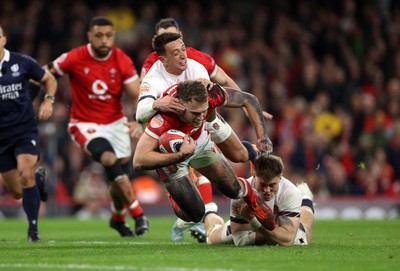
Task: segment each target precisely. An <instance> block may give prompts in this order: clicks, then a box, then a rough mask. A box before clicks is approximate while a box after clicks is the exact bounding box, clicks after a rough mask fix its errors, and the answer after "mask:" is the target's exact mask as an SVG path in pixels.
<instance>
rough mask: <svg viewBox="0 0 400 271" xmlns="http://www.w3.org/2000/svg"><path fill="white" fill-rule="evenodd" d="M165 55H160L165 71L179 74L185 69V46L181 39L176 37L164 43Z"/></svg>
mask: <svg viewBox="0 0 400 271" xmlns="http://www.w3.org/2000/svg"><path fill="white" fill-rule="evenodd" d="M165 52H166V53H165V56H161V57H160V60H161V61H162V62H163V64H164V67H165V69H166V70H167V72H169V73H172V74H175V75H180V74H182V73H183V72H184V71H185V70H186V69H187V55H186V46H185V43H183V40H182V39H177V40H174V41H171V42H170V43H167V44H166V45H165Z"/></svg>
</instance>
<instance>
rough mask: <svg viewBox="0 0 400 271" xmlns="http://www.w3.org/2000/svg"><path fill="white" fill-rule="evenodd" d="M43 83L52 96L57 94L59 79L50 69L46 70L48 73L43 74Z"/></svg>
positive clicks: (47, 92) (46, 91)
mask: <svg viewBox="0 0 400 271" xmlns="http://www.w3.org/2000/svg"><path fill="white" fill-rule="evenodd" d="M41 83H42V84H44V88H45V93H46V94H50V95H52V96H54V95H55V94H56V92H57V80H56V79H55V77H54V76H53V75H52V74H51V73H50V72H49V71H46V74H45V75H44V76H43V79H42V81H41Z"/></svg>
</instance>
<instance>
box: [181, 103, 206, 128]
mask: <svg viewBox="0 0 400 271" xmlns="http://www.w3.org/2000/svg"><path fill="white" fill-rule="evenodd" d="M182 104H183V105H184V106H185V107H186V109H185V112H183V114H182V115H179V116H180V118H181V120H182V121H184V122H186V123H189V124H191V125H192V126H193V127H195V128H198V127H200V126H201V125H202V124H203V122H204V121H205V120H206V115H207V110H208V100H207V101H206V102H204V103H198V102H196V101H190V102H188V103H182Z"/></svg>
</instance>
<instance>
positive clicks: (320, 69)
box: [0, 0, 400, 218]
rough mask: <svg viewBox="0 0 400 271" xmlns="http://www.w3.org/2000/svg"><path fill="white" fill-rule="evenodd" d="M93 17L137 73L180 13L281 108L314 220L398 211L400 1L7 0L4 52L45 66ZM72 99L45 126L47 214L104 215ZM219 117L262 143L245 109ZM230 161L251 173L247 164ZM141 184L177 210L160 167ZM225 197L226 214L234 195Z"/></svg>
mask: <svg viewBox="0 0 400 271" xmlns="http://www.w3.org/2000/svg"><path fill="white" fill-rule="evenodd" d="M95 15H106V16H109V17H110V18H111V19H112V20H113V21H114V23H115V26H116V30H117V40H116V45H117V46H119V47H121V48H122V49H123V50H124V51H125V52H126V53H127V54H128V55H129V56H130V57H131V58H132V59H133V61H134V63H135V65H136V67H137V69H138V71H140V68H141V64H142V62H143V60H144V59H145V57H146V56H147V55H148V54H149V53H150V52H151V51H152V49H151V38H152V37H153V35H154V25H155V23H156V22H157V21H158V20H159V19H160V18H163V17H173V18H175V19H176V20H177V21H178V23H179V25H180V27H181V29H182V31H183V34H184V40H185V43H186V44H187V45H188V46H193V47H195V48H198V49H200V50H202V51H204V52H207V53H209V54H211V55H212V56H213V57H214V59H215V60H216V62H217V63H218V65H219V66H220V67H222V68H223V69H224V70H225V71H226V72H227V73H228V74H229V75H230V76H231V77H232V78H234V80H235V81H236V82H237V83H238V84H239V85H240V87H241V88H242V90H244V91H249V92H251V93H253V94H255V95H256V96H257V97H258V98H259V100H260V103H261V105H262V107H263V109H264V110H266V111H268V112H270V113H272V114H273V115H274V119H273V120H272V121H270V122H268V124H267V125H268V128H269V135H270V137H271V139H272V141H273V142H274V148H275V149H274V153H275V154H277V155H279V156H281V157H282V158H283V160H284V162H285V165H286V168H285V176H286V177H288V178H289V179H291V180H293V181H294V182H297V181H300V180H307V182H308V184H309V185H310V187H311V188H312V190H313V192H314V193H315V195H316V201H317V203H318V204H319V205H318V206H317V217H318V216H320V217H335V216H341V217H355V216H356V217H357V216H358V217H393V216H399V213H400V212H399V202H400V200H399V198H400V2H399V1H395V0H393V1H390V0H381V1H379V0H368V1H356V0H340V1H334V0H329V1H317V0H307V1H294V0H292V1H291V0H274V1H240V0H230V1H221V0H220V1H201V0H197V1H196V0H193V1H168V2H167V1H122V0H119V1H118V0H116V1H112V2H110V1H79V0H69V1H39V0H36V1H35V0H34V1H14V0H2V4H1V6H0V25H1V26H2V27H3V29H4V31H5V34H6V35H7V39H8V42H7V46H6V48H8V49H10V50H12V51H18V52H21V53H25V54H28V55H31V56H33V57H34V58H35V59H37V60H38V62H39V63H40V64H42V65H44V64H46V63H48V62H49V61H51V60H53V59H54V58H56V57H57V56H59V55H60V54H61V53H63V52H65V51H68V50H69V49H71V48H73V47H76V46H79V45H82V44H85V43H86V42H87V39H86V31H87V24H88V21H89V20H90V19H91V18H92V17H93V16H95ZM126 101H127V99H126ZM37 102H38V101H35V105H36V106H37ZM127 104H128V102H127ZM69 105H70V95H69V85H68V79H67V78H62V79H61V80H59V89H58V93H57V99H56V103H55V107H54V108H55V110H54V116H53V118H52V120H51V121H49V122H47V123H41V124H40V125H39V128H40V134H41V144H42V156H41V165H42V166H45V167H46V168H47V172H48V175H49V189H50V192H51V199H50V201H49V203H48V204H47V206H44V208H43V209H42V214H43V215H47V216H55V215H77V216H80V217H82V218H85V217H87V216H88V214H89V213H90V212H89V213H88V212H84V211H88V210H97V208H99V212H98V215H101V214H103V212H107V209H108V206H107V204H108V199H107V195H106V186H105V185H104V177H103V175H102V169H101V167H99V166H98V165H97V164H94V163H92V162H91V161H90V160H89V159H87V158H85V156H84V155H83V153H82V152H81V151H80V150H79V149H78V148H77V147H76V146H74V144H73V143H72V142H71V140H70V139H69V136H68V134H67V131H66V127H67V122H68V111H69ZM221 113H222V114H223V115H224V117H225V118H226V120H227V121H228V122H229V123H230V124H231V126H232V127H233V129H234V130H235V131H236V132H237V133H238V135H239V137H240V138H241V139H246V140H250V141H252V142H255V137H254V132H253V131H252V127H251V124H250V123H249V122H248V121H247V120H246V118H245V116H244V115H243V114H242V113H241V112H240V111H234V110H229V111H228V110H222V111H221ZM127 114H128V116H133V112H132V110H129V108H128V109H127ZM233 166H234V167H235V170H236V171H237V173H238V174H239V175H241V176H245V175H247V174H248V166H247V165H241V164H233ZM0 183H1V180H0ZM133 185H134V188H136V191H137V193H138V196H139V197H140V198H141V199H142V202H144V203H145V205H144V208H145V209H146V211H148V212H150V213H151V212H159V211H160V206H163V207H165V208H161V209H163V210H165V212H169V213H172V211H171V210H170V207H169V206H168V204H167V202H166V201H165V198H164V195H163V193H162V189H161V187H160V186H159V183H158V179H157V177H156V175H154V173H153V172H149V173H148V174H146V175H145V176H142V177H141V178H140V179H139V180H137V181H135V182H134V184H133ZM219 201H220V203H221V206H222V210H225V209H224V208H225V207H226V202H227V201H226V199H223V198H221V199H219ZM82 207H85V208H82ZM347 207H349V208H347ZM370 207H372V208H370ZM19 208H20V202H18V201H14V200H13V199H12V198H11V197H10V196H9V195H8V192H7V191H6V189H5V188H4V186H2V185H0V211H2V213H3V214H4V215H6V216H8V215H10V216H13V215H19ZM104 215H105V216H107V213H105V214H104Z"/></svg>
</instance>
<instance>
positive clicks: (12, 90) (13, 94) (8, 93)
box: [0, 83, 22, 101]
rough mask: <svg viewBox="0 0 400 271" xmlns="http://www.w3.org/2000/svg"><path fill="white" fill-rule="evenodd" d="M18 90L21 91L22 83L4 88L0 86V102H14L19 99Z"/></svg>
mask: <svg viewBox="0 0 400 271" xmlns="http://www.w3.org/2000/svg"><path fill="white" fill-rule="evenodd" d="M19 90H22V83H18V84H11V85H6V86H1V85H0V95H1V96H0V97H1V100H3V101H5V100H14V99H17V98H18V97H19V92H18V91H19Z"/></svg>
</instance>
